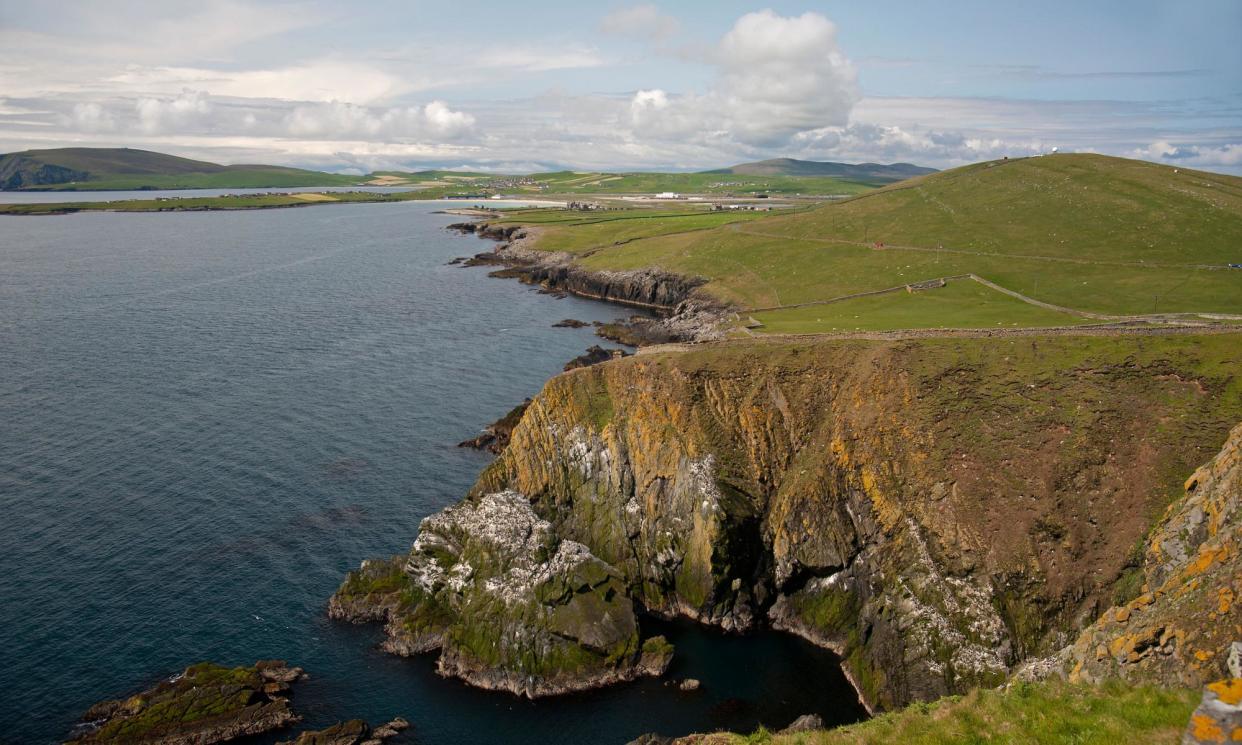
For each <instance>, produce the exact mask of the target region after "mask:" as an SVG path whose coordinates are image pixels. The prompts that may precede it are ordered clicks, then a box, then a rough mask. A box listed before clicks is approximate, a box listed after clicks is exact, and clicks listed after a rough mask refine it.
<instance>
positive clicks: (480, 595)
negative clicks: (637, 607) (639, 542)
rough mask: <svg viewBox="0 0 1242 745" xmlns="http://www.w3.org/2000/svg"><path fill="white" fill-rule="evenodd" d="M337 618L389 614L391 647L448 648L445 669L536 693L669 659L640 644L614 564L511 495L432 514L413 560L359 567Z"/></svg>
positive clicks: (631, 672)
mask: <svg viewBox="0 0 1242 745" xmlns="http://www.w3.org/2000/svg"><path fill="white" fill-rule="evenodd" d="M329 614H330V615H331V616H332V617H334V618H338V619H342V620H350V621H355V622H361V621H373V620H385V621H387V631H388V636H389V638H388V641H387V642H386V643H385V648H386V649H388V650H389V651H391V652H394V653H397V654H415V653H420V652H429V651H433V650H436V649H439V650H440V657H439V663H438V668H439V671H440V672H441V673H442V674H444V675H452V676H456V677H459V678H462V679H463V680H465V681H467V682H469V683H470V684H472V685H476V686H479V687H482V688H490V689H497V690H507V691H511V692H513V693H517V694H523V695H527V696H530V697H532V698H534V697H537V696H543V695H550V694H555V693H563V692H567V691H573V690H579V689H583V688H592V687H595V686H599V685H603V684H606V683H611V682H615V681H621V680H629V679H632V678H634V677H637V676H638V675H641V674H659V673H662V672H663V669H664V666H666V665H667V663H668V659H667V655H665V654H663V652H664V651H665V650H662V649H657V646H658V643H657V644H655V645H653V644H652V643H651V640H648V643H647V644H645V645H640V642H639V636H638V623H637V621H636V620H635V616H634V609H633V604H632V601H631V600H630V598H629V597H628V596H627V595H626V594H625V587H624V584H623V582H622V581H621V578H620V576H619V575H618V574H617V572H616V570H614V569H613V568H612V567H611V566H609V565H608V564H606V563H605V562H603V561H601V560H600V559H598V558H596V557H595V556H593V555H592V554H591V552H590V551H589V550H588V549H587V548H586V547H585V546H583V545H582V544H581V543H577V542H575V541H572V540H563V539H561V538H560V537H558V536H557V535H556V534H554V533H553V531H552V526H551V525H550V524H549V523H548V522H547V521H546V520H543V519H541V518H540V517H538V516H537V515H536V514H535V513H534V512H533V511H532V510H531V507H530V503H529V502H528V501H527V499H526V497H524V496H523V495H522V494H519V493H517V492H514V491H502V492H498V493H491V494H482V495H479V496H477V497H475V498H473V499H469V500H466V501H463V502H461V503H459V504H457V505H454V506H452V507H449V508H447V509H445V510H443V511H442V512H439V513H437V514H435V515H432V516H431V517H428V518H427V519H425V520H424V521H423V523H422V525H421V527H420V530H419V536H418V539H417V540H416V541H415V543H414V546H413V548H412V549H411V551H410V553H409V554H408V555H407V556H399V557H395V558H394V559H392V560H389V561H372V562H366V563H364V564H363V566H362V568H361V569H359V570H358V571H356V572H351V573H350V575H349V576H348V577H347V578H346V580H345V582H344V584H342V586H341V588H340V589H339V590H338V591H337V593H336V595H334V596H333V598H332V601H331V603H330V605H329Z"/></svg>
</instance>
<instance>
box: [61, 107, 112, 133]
mask: <svg viewBox="0 0 1242 745" xmlns="http://www.w3.org/2000/svg"><path fill="white" fill-rule="evenodd" d="M71 124H72V126H73V127H74V128H75V129H78V130H80V131H83V132H110V131H112V130H113V129H116V120H115V119H114V118H113V117H112V114H110V113H109V112H108V111H106V110H105V109H104V107H102V106H100V105H99V104H97V103H79V104H74V105H73V116H72V119H71Z"/></svg>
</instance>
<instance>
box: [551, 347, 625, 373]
mask: <svg viewBox="0 0 1242 745" xmlns="http://www.w3.org/2000/svg"><path fill="white" fill-rule="evenodd" d="M628 355H629V352H626V351H625V350H623V349H604V348H603V347H601V346H599V345H598V344H596V345H594V346H592V347H588V348H587V351H586V352H584V353H582V354H580V355H578V356H577V357H574V358H573V359H572V360H570V361H569V362H566V363H565V367H564V368H563V369H564V371H565V372H569V371H570V370H577V369H578V368H580V367H590V366H591V365H598V364H600V363H601V362H607V361H609V360H619V359H621V358H622V357H626V356H628Z"/></svg>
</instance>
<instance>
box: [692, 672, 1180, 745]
mask: <svg viewBox="0 0 1242 745" xmlns="http://www.w3.org/2000/svg"><path fill="white" fill-rule="evenodd" d="M1198 700H1199V694H1198V692H1196V691H1185V690H1178V689H1172V690H1170V689H1162V688H1151V687H1134V686H1129V685H1126V684H1124V683H1119V682H1110V683H1108V684H1106V685H1103V686H1099V687H1095V686H1071V685H1066V684H1064V683H1058V682H1045V683H1034V684H1032V683H1017V684H1015V685H1013V686H1010V687H1009V688H1008V689H999V690H976V691H973V692H971V693H970V694H968V695H966V696H961V697H957V696H953V697H948V698H944V699H941V700H939V701H936V702H934V703H931V704H915V705H913V706H910V707H909V708H907V709H903V710H901V711H897V712H893V713H890V714H883V715H881V716H879V717H876V718H875V719H871V720H868V721H865V722H862V723H860V724H854V725H850V726H848V727H839V728H837V729H832V730H824V731H818V732H800V733H796V734H794V733H790V734H772V733H769V732H767V731H766V730H762V729H761V730H759V731H758V732H755V733H754V734H751V735H749V736H742V735H730V734H724V733H720V734H714V735H693V736H690V737H685V738H681V739H678V740H675V741H674V745H888V743H904V744H905V745H957V744H959V743H994V744H995V745H1065V744H1066V743H1074V744H1075V745H1112V743H1126V742H1128V743H1139V742H1142V743H1150V744H1151V745H1161V744H1166V745H1174V744H1175V743H1179V742H1181V737H1182V732H1183V731H1184V730H1185V729H1186V723H1187V721H1189V720H1190V713H1191V711H1193V710H1194V708H1195V705H1196V704H1197V703H1198Z"/></svg>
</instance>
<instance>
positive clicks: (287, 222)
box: [0, 200, 861, 744]
mask: <svg viewBox="0 0 1242 745" xmlns="http://www.w3.org/2000/svg"><path fill="white" fill-rule="evenodd" d="M0 201H3V200H0ZM440 207H442V205H435V204H428V203H403V204H385V205H368V204H357V205H340V206H335V205H334V206H329V207H314V208H307V209H298V210H266V211H253V212H206V213H166V214H116V213H101V214H82V215H69V216H64V217H7V218H0V694H2V695H0V742H5V743H8V742H14V743H28V742H29V743H46V742H53V741H56V740H57V739H58V738H61V737H63V736H64V735H65V734H66V733H67V732H68V729H69V727H70V726H71V724H72V723H73V721H74V720H75V719H76V718H77V717H78V716H79V715H80V714H81V713H82V711H84V710H85V709H86V708H87V707H88V706H89V705H90V704H92V703H94V702H95V701H97V700H99V699H102V698H108V697H119V696H123V695H126V694H128V693H131V692H134V691H135V690H137V689H140V688H142V687H145V686H148V685H150V684H151V683H153V682H154V681H156V680H158V679H160V678H162V677H166V676H168V675H170V674H172V673H174V672H177V671H179V670H180V669H182V668H184V667H185V666H186V665H188V664H190V663H193V662H195V661H198V660H213V661H217V662H221V663H228V664H250V663H252V662H254V661H255V660H256V659H260V658H269V657H277V658H284V659H287V660H289V661H290V662H291V663H293V664H297V665H300V666H302V667H304V668H306V670H307V671H308V672H309V673H310V675H311V679H310V680H308V681H307V682H305V683H303V684H301V686H300V687H299V688H297V689H296V691H295V695H294V706H295V708H296V709H297V710H298V711H299V712H300V713H302V714H303V715H305V717H306V724H307V725H308V726H326V725H328V724H331V723H333V722H336V721H339V720H342V719H347V718H354V717H360V718H365V719H368V720H370V721H372V722H375V723H378V722H381V721H387V720H388V719H390V718H391V717H394V716H398V715H400V716H404V717H406V718H407V719H409V720H410V722H411V723H412V724H413V728H412V729H411V730H410V733H411V736H410V737H407V739H406V741H411V742H418V743H427V744H449V743H605V744H607V743H624V742H626V741H627V740H628V739H630V738H632V737H634V736H636V735H638V734H641V733H643V732H648V731H659V732H662V733H665V734H684V733H687V732H691V731H696V730H700V731H701V730H706V729H714V728H719V727H729V728H735V729H742V730H747V731H749V730H751V729H753V728H754V727H755V726H757V725H758V724H759V723H760V722H762V723H764V724H766V725H767V726H769V727H781V726H784V725H786V724H788V723H789V721H790V720H792V719H794V718H795V717H796V716H798V715H800V714H804V713H807V712H812V711H813V712H818V713H820V714H821V715H823V716H824V717H825V719H826V720H828V721H830V722H831V721H852V720H854V719H856V718H858V717H859V716H860V714H861V712H860V710H859V708H858V704H857V702H856V700H855V699H854V697H853V694H852V692H851V691H850V689H849V687H848V684H847V683H846V682H845V680H844V678H843V676H842V675H841V672H840V670H839V668H838V667H837V664H836V660H835V658H834V657H833V656H832V655H831V654H830V653H828V652H825V651H823V650H819V649H816V648H814V647H811V646H809V645H807V644H805V643H803V642H801V641H799V640H796V639H793V638H791V637H788V636H784V635H780V634H775V633H767V634H759V635H753V636H749V637H735V636H726V635H722V634H718V633H715V632H712V631H709V630H704V629H699V628H696V627H694V626H692V625H689V624H651V625H650V626H649V628H651V629H653V630H656V631H662V632H664V633H666V634H668V635H669V636H670V638H671V639H672V641H673V642H674V643H676V644H677V647H678V650H677V658H676V661H675V662H674V664H673V669H672V671H671V675H672V676H673V677H675V678H679V677H685V676H692V677H696V678H700V679H701V680H702V681H703V689H702V690H701V691H699V692H696V693H681V692H678V691H676V690H675V689H672V688H669V687H667V686H665V685H663V684H662V683H661V682H658V681H645V682H639V683H635V684H631V685H625V686H619V687H614V688H610V689H607V690H603V691H597V692H593V693H589V694H584V695H576V696H570V697H566V698H560V699H553V700H544V701H538V702H529V701H525V700H519V699H516V698H514V697H511V696H509V695H506V694H497V693H486V692H480V691H476V690H472V689H469V688H467V687H465V686H464V685H462V684H461V683H459V682H456V681H452V680H444V679H442V678H439V677H438V676H437V675H436V674H435V673H434V669H433V668H434V665H433V660H432V659H431V658H429V657H425V658H416V659H400V658H396V657H392V656H389V655H386V654H383V653H380V652H379V651H377V650H376V649H375V646H376V644H377V643H378V641H379V640H380V630H379V628H378V627H353V626H345V625H341V624H337V623H333V622H329V621H328V619H327V618H326V616H325V613H324V610H325V605H326V602H327V599H328V597H329V596H330V595H331V593H332V592H333V590H335V588H336V586H337V585H338V584H339V583H340V581H341V579H342V577H343V575H344V573H345V572H346V571H347V570H349V569H351V568H353V567H355V566H357V564H358V562H359V561H361V560H362V559H364V558H367V557H373V556H385V555H391V554H394V553H397V552H401V551H404V550H406V549H408V547H409V544H410V542H411V541H412V540H413V539H414V537H415V534H416V533H417V529H418V523H419V521H420V520H421V519H422V518H423V517H425V516H426V515H428V514H429V513H431V512H433V511H435V510H438V509H440V508H442V507H444V506H445V505H448V504H450V503H452V502H454V501H456V500H457V499H458V498H460V497H461V496H462V495H463V494H464V493H465V491H466V490H467V489H468V488H469V486H470V485H471V483H472V482H473V480H474V478H475V476H476V475H477V473H478V472H479V470H480V469H481V468H482V467H483V466H484V465H485V464H486V463H487V462H488V456H486V455H483V454H480V453H476V452H473V451H468V450H461V449H458V448H456V447H455V446H454V444H455V443H456V442H458V441H459V440H462V439H464V438H466V437H469V436H472V435H473V434H475V433H476V431H477V430H478V429H479V428H480V427H482V426H483V425H484V424H486V423H488V422H490V421H492V420H493V419H495V418H496V417H498V416H499V415H501V414H503V413H504V412H505V411H508V409H509V408H510V407H511V406H513V405H514V404H516V403H517V402H519V401H520V400H521V399H522V398H523V397H525V396H529V395H532V394H534V393H536V392H537V391H538V390H539V388H540V387H541V386H542V384H543V382H544V381H545V380H546V379H547V378H548V377H549V376H551V375H553V374H555V373H556V372H558V371H559V370H560V368H561V366H562V365H563V364H564V363H565V361H566V360H568V359H569V358H571V357H573V356H575V355H577V354H580V353H581V352H582V351H583V350H584V349H585V348H586V347H587V346H589V345H591V344H592V343H595V342H596V341H597V339H595V337H594V336H593V335H592V334H591V330H590V329H589V328H588V329H581V330H573V329H554V328H551V326H550V325H551V324H552V323H553V322H555V321H557V320H560V319H562V318H567V317H571V318H579V319H582V320H585V321H592V320H610V319H613V318H616V317H617V316H619V315H625V314H627V313H628V312H627V311H624V310H622V309H619V308H617V307H615V306H608V305H604V304H600V303H593V302H588V301H584V300H577V299H564V300H557V299H554V298H552V297H549V296H546V295H540V294H538V293H536V292H534V291H533V290H532V289H531V288H529V287H526V286H524V285H521V284H519V283H517V282H513V281H506V280H496V279H490V278H488V277H487V273H486V270H485V269H461V268H457V267H450V266H445V262H447V261H448V260H450V259H451V258H453V257H455V256H461V255H466V254H469V253H474V252H477V251H480V250H485V249H487V248H489V247H490V245H491V244H489V243H485V242H481V241H478V240H477V239H474V238H463V237H459V236H455V235H451V234H449V233H447V232H446V231H444V230H443V227H444V226H445V225H446V224H448V223H450V222H453V221H454V220H458V219H461V218H455V217H452V216H448V215H436V214H432V211H433V210H435V209H437V208H440Z"/></svg>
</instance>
